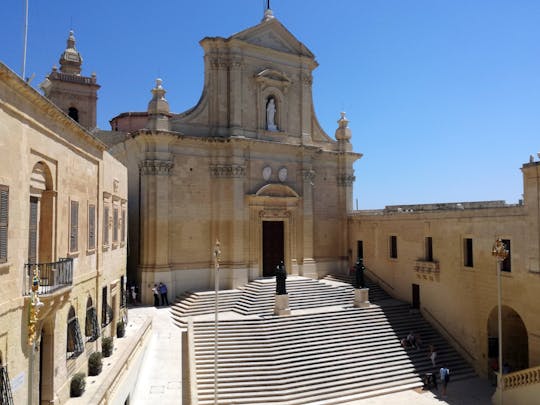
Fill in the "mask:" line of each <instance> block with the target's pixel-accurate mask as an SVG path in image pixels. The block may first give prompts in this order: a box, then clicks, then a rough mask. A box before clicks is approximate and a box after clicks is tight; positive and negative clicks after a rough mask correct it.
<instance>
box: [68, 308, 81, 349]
mask: <svg viewBox="0 0 540 405" xmlns="http://www.w3.org/2000/svg"><path fill="white" fill-rule="evenodd" d="M83 351H84V342H83V339H82V335H81V327H80V326H79V320H78V319H77V316H76V314H75V309H74V308H73V307H71V308H70V309H69V314H68V324H67V353H68V355H69V356H68V358H74V357H77V356H79V355H80V354H81V353H82V352H83Z"/></svg>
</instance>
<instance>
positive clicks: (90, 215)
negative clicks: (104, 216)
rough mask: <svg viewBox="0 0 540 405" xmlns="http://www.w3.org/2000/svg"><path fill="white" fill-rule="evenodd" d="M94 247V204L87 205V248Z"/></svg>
mask: <svg viewBox="0 0 540 405" xmlns="http://www.w3.org/2000/svg"><path fill="white" fill-rule="evenodd" d="M95 248H96V206H95V205H93V204H90V205H89V206H88V249H95Z"/></svg>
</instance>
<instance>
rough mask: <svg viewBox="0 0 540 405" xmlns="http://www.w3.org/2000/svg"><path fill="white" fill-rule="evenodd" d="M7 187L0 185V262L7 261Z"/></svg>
mask: <svg viewBox="0 0 540 405" xmlns="http://www.w3.org/2000/svg"><path fill="white" fill-rule="evenodd" d="M8 219H9V187H8V186H3V185H0V263H6V262H7V252H8Z"/></svg>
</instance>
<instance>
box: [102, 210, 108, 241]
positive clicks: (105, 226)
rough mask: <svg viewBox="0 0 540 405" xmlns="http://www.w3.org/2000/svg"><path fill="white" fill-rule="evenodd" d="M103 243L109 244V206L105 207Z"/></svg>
mask: <svg viewBox="0 0 540 405" xmlns="http://www.w3.org/2000/svg"><path fill="white" fill-rule="evenodd" d="M103 245H105V246H109V207H108V206H106V205H105V206H104V208H103Z"/></svg>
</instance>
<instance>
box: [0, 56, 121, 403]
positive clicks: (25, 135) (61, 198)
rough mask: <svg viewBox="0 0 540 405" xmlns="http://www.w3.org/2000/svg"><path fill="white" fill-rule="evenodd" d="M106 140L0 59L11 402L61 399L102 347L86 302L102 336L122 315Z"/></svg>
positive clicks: (114, 181) (3, 294)
mask: <svg viewBox="0 0 540 405" xmlns="http://www.w3.org/2000/svg"><path fill="white" fill-rule="evenodd" d="M106 149H107V147H106V145H105V144H103V143H102V142H101V141H99V140H98V139H96V138H95V137H93V136H92V135H91V134H90V133H89V132H88V131H87V130H86V129H84V128H83V127H82V126H80V125H79V124H77V123H76V122H75V121H73V120H72V119H71V118H70V117H68V116H67V115H66V114H65V113H64V112H62V111H61V110H59V109H58V108H57V106H55V105H54V104H53V103H52V102H50V101H49V100H47V99H46V98H44V97H43V96H41V95H40V94H39V93H37V92H36V91H35V90H34V89H32V88H31V87H30V86H29V85H28V84H27V83H25V82H24V81H23V80H21V79H20V78H19V77H18V76H17V75H15V74H14V73H13V72H11V71H10V70H9V69H8V68H6V67H5V66H4V65H3V64H0V150H1V152H2V159H0V197H1V198H0V298H1V299H0V366H7V368H8V372H9V379H10V381H11V390H12V393H13V399H14V403H15V404H26V403H28V404H43V403H51V404H52V403H57V404H58V403H64V402H65V401H66V400H67V398H69V385H70V381H71V378H72V376H73V375H74V374H75V373H76V372H79V371H83V372H85V373H86V372H87V363H88V356H89V355H90V353H92V352H94V351H101V339H100V338H97V339H94V338H92V336H88V335H87V333H86V332H87V330H86V328H85V327H86V322H88V320H89V318H88V316H89V315H88V314H89V310H90V308H93V309H94V310H95V312H96V313H97V319H98V321H97V322H98V324H99V325H100V328H99V329H101V330H100V334H101V336H104V335H105V336H114V334H115V331H116V329H115V326H116V321H117V320H120V319H121V317H122V309H121V307H124V305H123V299H122V295H123V291H124V285H123V283H124V281H125V273H126V240H127V239H126V228H125V225H126V224H125V220H124V218H126V213H127V208H128V207H127V171H126V168H125V167H124V166H123V165H122V164H121V163H120V162H118V161H117V160H116V159H114V158H113V157H112V156H111V155H110V154H109V153H108V152H107V151H106ZM105 213H108V214H107V216H106V217H105V216H104V215H105ZM105 235H107V238H108V240H109V242H108V243H105ZM34 276H37V277H38V278H39V286H38V285H36V286H35V290H33V289H32V282H33V279H34ZM104 291H106V296H105V297H106V298H105V299H104V298H103V295H104ZM34 293H37V295H34ZM107 306H108V307H110V310H107V308H104V307H107ZM31 313H34V314H35V323H34V322H33V317H32V316H31ZM103 313H105V314H106V317H105V318H102V314H103ZM77 324H78V327H77ZM32 330H35V334H34V335H32V333H31V332H32ZM77 330H78V332H79V333H78V337H77V336H75V335H77ZM33 343H34V344H35V346H34V347H35V349H33V346H32V344H33ZM81 343H82V346H81ZM81 350H82V352H81ZM31 382H33V383H31Z"/></svg>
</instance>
